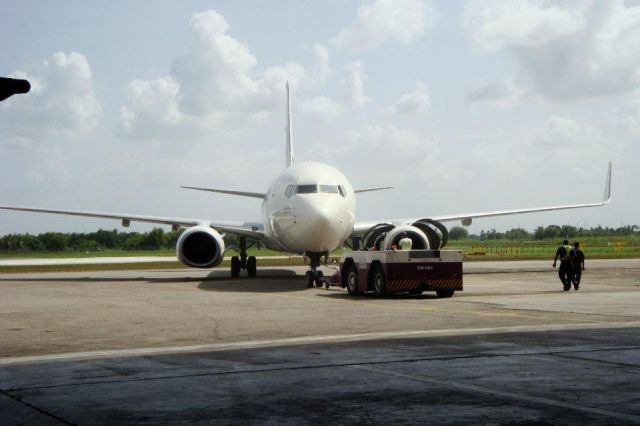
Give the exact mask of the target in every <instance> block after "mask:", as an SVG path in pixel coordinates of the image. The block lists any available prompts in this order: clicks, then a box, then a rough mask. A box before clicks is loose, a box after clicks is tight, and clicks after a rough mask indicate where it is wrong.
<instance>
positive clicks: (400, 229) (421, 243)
mask: <svg viewBox="0 0 640 426" xmlns="http://www.w3.org/2000/svg"><path fill="white" fill-rule="evenodd" d="M404 235H406V236H407V237H408V238H410V239H411V242H412V244H411V250H429V249H430V248H431V245H430V244H429V238H428V237H427V235H426V234H425V233H424V232H423V231H422V230H420V228H417V227H415V226H411V225H405V226H396V227H395V228H393V229H392V230H390V231H389V232H387V234H386V235H385V237H384V241H383V243H382V247H384V248H385V249H386V250H389V249H391V247H393V246H396V247H399V246H400V240H401V239H402V238H403V237H404Z"/></svg>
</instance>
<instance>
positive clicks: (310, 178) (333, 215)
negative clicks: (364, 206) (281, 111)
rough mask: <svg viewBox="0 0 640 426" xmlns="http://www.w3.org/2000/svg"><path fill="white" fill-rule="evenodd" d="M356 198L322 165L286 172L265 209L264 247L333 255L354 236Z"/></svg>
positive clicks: (333, 171)
mask: <svg viewBox="0 0 640 426" xmlns="http://www.w3.org/2000/svg"><path fill="white" fill-rule="evenodd" d="M355 204H356V203H355V196H354V193H353V188H352V186H351V184H350V183H349V180H348V179H347V178H346V177H345V176H344V175H343V174H342V173H340V171H338V170H337V169H336V168H334V167H331V166H329V165H327V164H323V163H318V162H312V161H310V162H304V163H298V164H295V165H293V166H291V167H288V168H286V169H285V170H284V171H283V172H282V173H280V174H279V175H278V176H277V177H276V178H275V179H274V180H273V182H272V183H271V185H270V187H269V190H268V191H267V194H266V196H265V198H264V200H263V203H262V220H263V223H264V232H265V237H266V240H265V243H266V244H267V246H270V247H271V248H274V249H279V250H283V251H288V252H292V253H298V254H309V253H326V252H332V251H334V250H335V249H337V248H338V247H340V246H341V245H342V244H343V243H344V241H345V240H346V239H347V238H348V236H349V234H351V232H352V230H353V224H354V220H355V219H354V217H355V207H356V206H355Z"/></svg>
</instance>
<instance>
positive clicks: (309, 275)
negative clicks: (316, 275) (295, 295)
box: [304, 271, 315, 288]
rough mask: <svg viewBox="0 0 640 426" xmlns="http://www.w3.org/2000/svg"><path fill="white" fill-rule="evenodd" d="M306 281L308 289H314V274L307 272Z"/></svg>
mask: <svg viewBox="0 0 640 426" xmlns="http://www.w3.org/2000/svg"><path fill="white" fill-rule="evenodd" d="M304 280H305V282H306V283H307V288H313V283H314V281H315V280H314V279H313V272H311V271H307V272H306V273H305V274H304Z"/></svg>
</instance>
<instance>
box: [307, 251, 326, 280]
mask: <svg viewBox="0 0 640 426" xmlns="http://www.w3.org/2000/svg"><path fill="white" fill-rule="evenodd" d="M305 255H306V256H307V257H308V258H309V267H310V268H311V270H309V271H307V272H306V273H305V274H304V279H305V283H306V284H307V288H312V287H313V286H316V287H318V288H320V287H322V282H321V281H320V278H321V277H322V276H323V274H322V271H320V270H318V266H320V262H321V259H322V257H323V256H324V258H325V264H326V260H327V258H328V257H329V253H306V254H305Z"/></svg>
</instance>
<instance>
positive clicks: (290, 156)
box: [285, 81, 293, 167]
mask: <svg viewBox="0 0 640 426" xmlns="http://www.w3.org/2000/svg"><path fill="white" fill-rule="evenodd" d="M285 130H286V131H287V158H286V166H287V167H290V166H293V140H291V98H290V96H289V81H287V128H286V129H285Z"/></svg>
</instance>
